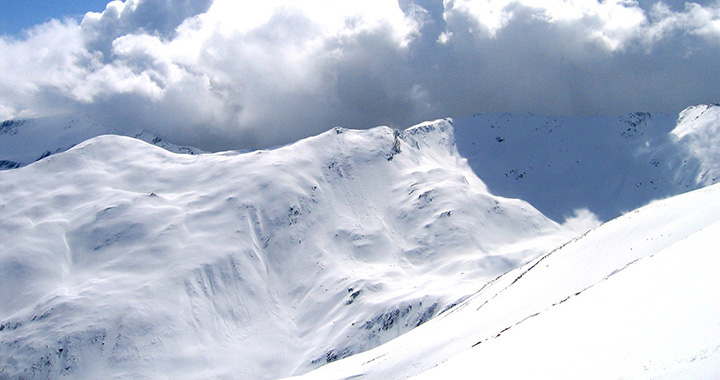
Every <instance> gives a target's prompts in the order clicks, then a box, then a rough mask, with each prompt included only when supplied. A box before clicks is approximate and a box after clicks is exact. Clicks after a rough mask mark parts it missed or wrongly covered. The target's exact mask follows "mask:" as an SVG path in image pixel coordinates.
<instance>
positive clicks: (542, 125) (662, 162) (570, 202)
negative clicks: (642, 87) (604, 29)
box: [455, 106, 720, 221]
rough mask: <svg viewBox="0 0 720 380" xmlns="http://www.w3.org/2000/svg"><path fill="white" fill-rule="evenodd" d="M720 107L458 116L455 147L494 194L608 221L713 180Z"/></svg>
mask: <svg viewBox="0 0 720 380" xmlns="http://www.w3.org/2000/svg"><path fill="white" fill-rule="evenodd" d="M719 110H720V107H717V106H696V107H690V108H688V109H687V110H685V111H683V112H682V113H681V114H680V116H679V118H678V116H677V115H667V114H650V113H642V112H639V113H632V114H628V115H626V116H624V117H620V118H617V117H600V116H594V117H587V116H565V117H550V116H534V115H512V114H486V115H476V116H474V117H471V118H465V119H456V120H455V126H456V134H457V141H458V150H459V151H460V154H461V155H462V156H463V157H467V159H468V161H469V163H470V165H471V166H472V168H473V170H475V172H476V173H477V174H478V176H479V177H480V178H482V179H483V181H484V182H485V183H486V184H487V185H488V187H489V188H490V191H492V192H493V193H496V194H499V195H503V196H509V197H517V198H520V199H524V200H526V201H528V202H530V203H531V204H532V205H533V206H535V207H537V208H538V209H539V210H540V211H541V212H543V213H544V214H545V215H547V216H548V217H550V218H552V219H554V220H558V221H561V220H563V219H564V218H566V217H568V216H571V215H573V214H574V213H575V210H578V209H589V210H590V211H592V212H593V213H595V214H596V215H598V216H599V217H600V219H602V220H610V219H612V218H614V217H617V216H619V215H621V214H622V213H624V212H627V211H629V210H633V209H636V208H638V207H640V206H643V205H645V204H647V203H648V202H650V201H652V200H655V199H662V198H666V197H669V196H672V195H677V194H680V193H683V192H686V191H690V190H693V189H697V188H700V187H703V186H707V185H709V184H712V183H715V182H716V181H717V179H718V173H720V156H719V155H718V153H717V152H718V150H717V149H716V147H717V146H718V143H720V141H717V140H718V136H719V134H718V133H717V132H718V128H720V118H719V115H720V114H719V113H718V112H720V111H719Z"/></svg>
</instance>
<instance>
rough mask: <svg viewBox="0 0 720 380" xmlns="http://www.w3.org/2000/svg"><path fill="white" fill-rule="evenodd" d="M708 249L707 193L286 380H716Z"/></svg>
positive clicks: (548, 258) (717, 287)
mask: <svg viewBox="0 0 720 380" xmlns="http://www.w3.org/2000/svg"><path fill="white" fill-rule="evenodd" d="M718 246H720V185H713V186H711V187H708V188H705V189H701V190H696V191H693V192H691V193H687V194H683V195H679V196H676V197H673V198H670V199H667V200H664V201H660V202H657V203H652V204H651V205H648V206H646V207H643V208H641V209H638V210H636V211H633V212H631V213H628V214H626V215H624V216H622V217H620V218H618V219H615V220H613V221H611V222H608V223H606V224H604V225H602V226H600V227H598V228H596V229H594V230H592V231H589V232H588V233H587V234H584V235H582V236H580V237H578V238H576V239H574V240H572V241H570V242H568V243H567V244H565V245H563V246H561V247H559V248H558V249H556V250H554V251H552V252H550V253H549V254H546V255H543V256H541V257H539V258H538V259H536V260H534V261H532V262H530V263H528V264H526V265H524V266H522V267H520V268H517V269H515V270H512V271H510V272H508V273H506V274H505V275H503V276H501V277H500V278H498V279H496V280H494V281H491V282H490V283H488V284H487V285H486V286H485V287H483V288H482V289H481V290H480V291H479V292H477V293H475V294H474V295H473V296H472V297H470V298H469V299H467V300H466V301H465V302H463V303H461V304H459V305H457V306H455V307H454V308H453V309H451V310H450V311H448V312H446V313H444V314H441V315H440V316H438V317H436V318H435V319H433V320H431V321H430V322H428V323H426V324H424V325H422V326H420V327H418V328H417V329H415V330H413V331H410V332H409V333H407V334H405V335H403V336H401V337H399V338H397V339H395V340H393V341H391V342H389V343H387V344H385V345H382V346H380V347H378V348H376V349H374V350H371V351H368V352H365V353H362V354H359V355H356V356H353V357H351V358H348V359H344V360H341V361H339V362H336V363H332V364H329V365H328V366H326V367H323V368H320V369H318V370H316V371H314V372H311V373H309V374H307V375H305V376H302V377H298V378H296V380H301V379H302V380H311V379H312V380H319V379H383V380H390V379H408V378H412V379H477V378H489V379H528V378H532V379H711V378H716V377H717V375H718V374H719V373H720V340H718V336H720V324H719V323H718V321H719V320H720V277H718V276H717V273H718V271H720V255H718V253H719V251H718Z"/></svg>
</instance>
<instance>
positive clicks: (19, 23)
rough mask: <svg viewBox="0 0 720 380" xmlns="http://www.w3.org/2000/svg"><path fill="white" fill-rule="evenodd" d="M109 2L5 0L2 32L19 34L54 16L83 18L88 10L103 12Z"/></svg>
mask: <svg viewBox="0 0 720 380" xmlns="http://www.w3.org/2000/svg"><path fill="white" fill-rule="evenodd" d="M107 3H108V1H107V0H72V1H67V0H3V2H2V6H1V7H0V34H4V35H14V36H17V35H19V34H20V33H22V31H23V30H27V29H30V28H32V27H33V26H35V25H37V24H42V23H45V22H48V21H50V20H51V19H53V18H56V19H63V18H67V17H71V18H76V19H82V17H83V16H84V15H85V13H87V12H91V11H92V12H102V11H103V10H104V9H105V5H107Z"/></svg>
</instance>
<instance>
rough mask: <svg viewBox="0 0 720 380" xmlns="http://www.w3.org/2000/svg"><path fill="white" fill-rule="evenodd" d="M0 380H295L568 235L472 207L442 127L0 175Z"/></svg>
mask: <svg viewBox="0 0 720 380" xmlns="http://www.w3.org/2000/svg"><path fill="white" fill-rule="evenodd" d="M0 193H2V194H3V199H2V201H1V202H0V241H2V244H1V245H0V289H3V292H2V293H0V378H12V379H15V378H33V377H34V378H58V377H62V376H70V377H73V378H98V377H115V376H118V377H124V378H158V377H164V376H167V377H171V378H213V377H219V378H253V379H262V378H265V379H273V378H278V377H283V376H289V375H294V374H301V373H304V372H307V371H309V370H311V369H313V368H316V367H319V366H321V365H324V364H326V363H328V362H332V361H335V360H338V359H341V358H343V357H347V356H350V355H352V354H355V353H358V352H362V351H365V350H367V349H370V348H373V347H376V346H378V345H380V344H382V343H385V342H387V341H389V340H390V339H392V338H395V337H397V336H399V335H400V334H402V333H405V332H407V331H409V330H411V329H412V328H414V327H416V326H418V325H421V324H422V323H424V322H426V321H427V320H428V319H430V318H431V317H433V316H436V315H438V314H440V313H442V312H443V311H444V310H446V309H447V308H449V307H450V306H451V305H453V304H455V303H457V302H459V300H460V299H462V298H463V297H465V296H466V295H468V294H471V293H472V292H473V291H475V290H476V289H477V287H478V285H479V284H482V283H485V282H487V281H489V280H491V279H492V278H494V277H496V276H498V275H500V274H502V273H503V272H505V271H507V270H510V269H512V268H514V267H516V266H518V265H520V264H522V263H524V262H526V261H527V260H529V259H531V258H533V257H536V256H537V255H539V254H541V253H542V252H545V251H547V250H549V249H550V248H551V247H554V246H556V245H558V244H561V243H562V242H563V241H565V240H567V239H569V238H571V237H572V236H574V235H575V234H576V233H577V232H576V231H575V230H573V229H572V228H571V227H568V226H561V225H558V224H557V223H555V222H553V221H551V220H550V219H547V218H546V217H544V216H543V215H542V214H541V213H539V212H538V211H537V210H535V209H534V208H533V207H532V206H530V205H529V204H527V203H525V202H523V201H520V200H513V199H504V198H499V197H495V196H493V195H491V194H489V193H488V192H487V190H486V188H485V186H484V185H483V183H482V182H481V181H480V180H479V179H478V178H477V177H476V176H475V175H474V174H473V172H472V171H471V169H470V168H469V167H468V166H467V164H466V162H465V160H463V159H461V158H460V157H459V156H458V154H457V152H456V150H455V143H454V138H453V133H452V126H451V124H450V123H449V122H447V121H437V122H433V123H426V124H421V125H419V126H416V127H413V128H411V129H408V130H406V131H393V130H391V129H389V128H375V129H372V130H368V131H351V130H343V129H340V128H338V129H334V130H331V131H328V132H326V133H324V134H322V135H319V136H316V137H313V138H309V139H306V140H303V141H301V142H298V143H296V144H293V145H290V146H286V147H283V148H279V149H275V150H270V151H258V152H253V153H245V154H238V153H217V154H202V155H195V156H191V155H178V154H173V153H170V152H168V151H166V150H163V149H160V148H158V147H155V146H152V145H149V144H146V143H144V142H142V141H139V140H137V139H132V138H127V137H120V136H101V137H97V138H94V139H91V140H89V141H87V142H85V143H82V144H80V145H78V146H76V147H75V148H73V149H71V150H69V151H67V152H65V153H61V154H55V155H52V156H50V157H47V158H45V159H43V160H40V161H39V162H36V163H34V164H32V165H29V166H27V167H23V168H20V169H13V170H7V171H4V172H2V173H0Z"/></svg>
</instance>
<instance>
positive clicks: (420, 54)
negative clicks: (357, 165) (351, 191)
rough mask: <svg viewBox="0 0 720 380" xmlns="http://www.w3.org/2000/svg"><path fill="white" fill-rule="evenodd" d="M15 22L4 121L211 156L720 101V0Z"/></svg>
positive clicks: (138, 1)
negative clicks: (475, 121)
mask: <svg viewBox="0 0 720 380" xmlns="http://www.w3.org/2000/svg"><path fill="white" fill-rule="evenodd" d="M65 3H70V4H65ZM83 9H84V10H83ZM86 11H92V12H91V13H86ZM0 12H2V16H1V17H2V21H3V24H4V25H3V28H4V29H3V30H2V31H1V33H3V35H2V36H0V119H2V120H4V119H10V118H27V117H41V116H47V115H55V114H68V113H70V114H77V113H82V114H85V115H88V116H90V117H92V118H93V119H95V120H97V121H98V122H100V123H103V124H106V125H108V126H109V127H112V128H115V129H117V130H118V131H120V132H122V131H131V130H137V129H146V130H149V131H152V132H154V133H157V134H159V135H161V136H163V137H164V138H166V139H169V140H170V141H173V142H175V143H177V144H186V145H193V146H197V147H200V148H204V149H209V150H220V149H256V148H264V147H270V146H274V145H279V144H285V143H289V142H292V141H295V140H297V139H300V138H303V137H306V136H309V135H313V134H317V133H320V132H323V131H325V130H328V129H330V128H332V127H334V126H343V127H347V128H369V127H373V126H376V125H389V126H391V127H395V128H405V127H408V126H411V125H413V124H415V123H418V122H421V121H424V120H430V119H436V118H441V117H455V118H460V117H466V116H469V115H472V114H475V113H486V112H516V113H534V114H542V115H568V114H581V115H618V116H619V115H623V114H625V113H628V112H633V111H650V112H670V113H677V112H679V111H681V110H682V109H684V108H686V107H688V106H691V105H696V104H705V103H714V102H719V101H720V65H717V64H716V62H720V0H706V1H698V2H687V3H685V2H683V1H664V2H661V1H655V0H642V1H631V0H605V1H598V0H398V1H392V0H363V1H359V0H342V1H341V0H265V1H262V2H249V1H236V0H126V1H112V2H109V3H106V4H103V2H98V1H89V0H87V1H76V2H60V1H40V0H34V2H33V1H22V2H21V1H15V0H10V1H9V2H8V1H7V0H6V1H5V2H4V3H3V5H2V8H0Z"/></svg>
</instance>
